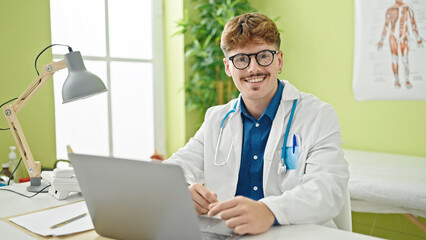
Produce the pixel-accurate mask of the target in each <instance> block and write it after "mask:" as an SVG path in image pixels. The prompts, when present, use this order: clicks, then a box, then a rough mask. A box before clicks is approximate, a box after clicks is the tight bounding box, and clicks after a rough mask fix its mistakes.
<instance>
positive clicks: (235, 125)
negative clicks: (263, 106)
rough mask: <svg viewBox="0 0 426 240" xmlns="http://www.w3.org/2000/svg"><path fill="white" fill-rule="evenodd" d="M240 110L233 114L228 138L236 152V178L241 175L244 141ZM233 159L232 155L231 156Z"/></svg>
mask: <svg viewBox="0 0 426 240" xmlns="http://www.w3.org/2000/svg"><path fill="white" fill-rule="evenodd" d="M240 113H241V112H240V111H239V108H238V109H237V111H236V112H235V113H234V114H232V116H231V118H230V119H229V120H230V121H229V125H230V128H229V129H230V135H231V136H227V137H230V138H231V139H232V143H231V144H232V149H233V150H234V159H235V168H234V169H235V173H234V174H236V176H238V174H239V170H240V164H241V149H242V141H243V140H242V139H243V123H242V120H241V116H240ZM230 157H231V159H232V157H233V156H232V155H231V156H230ZM235 184H236V183H235Z"/></svg>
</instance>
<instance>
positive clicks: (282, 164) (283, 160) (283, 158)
mask: <svg viewBox="0 0 426 240" xmlns="http://www.w3.org/2000/svg"><path fill="white" fill-rule="evenodd" d="M238 102H239V99H238V100H237V101H236V102H235V104H234V107H233V108H232V109H231V110H229V111H228V112H227V113H226V115H225V117H224V118H223V120H222V123H221V124H220V130H219V137H218V139H217V143H216V149H215V151H214V159H213V163H214V165H215V166H218V167H219V166H225V165H227V164H228V161H229V156H230V155H231V152H232V144H231V146H230V148H229V151H228V155H227V157H226V160H225V162H223V163H218V162H217V152H218V150H219V146H220V143H221V141H222V134H223V129H224V128H225V123H226V122H227V120H228V119H229V115H230V114H232V113H234V112H235V111H237V105H238ZM296 104H297V99H294V100H293V107H292V108H291V113H290V118H289V120H288V123H287V128H286V130H285V134H284V142H283V147H282V153H281V162H280V163H279V166H278V174H282V173H285V172H286V171H287V167H286V165H285V163H286V157H287V154H286V148H285V147H286V143H287V140H288V134H289V132H290V126H291V123H292V121H293V116H294V111H295V110H296Z"/></svg>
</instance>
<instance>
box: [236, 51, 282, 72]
mask: <svg viewBox="0 0 426 240" xmlns="http://www.w3.org/2000/svg"><path fill="white" fill-rule="evenodd" d="M262 52H270V53H272V61H271V62H270V63H269V64H266V65H263V64H260V63H259V60H258V59H257V56H258V55H259V53H262ZM278 52H279V51H276V50H269V49H265V50H262V51H260V52H257V53H251V54H245V53H238V54H235V55H233V56H231V57H229V58H228V60H230V61H231V62H232V65H234V67H235V68H236V69H238V70H244V69H246V68H248V66H250V63H251V56H254V59H256V62H257V64H259V66H262V67H267V66H269V65H271V64H272V63H273V62H274V56H275V54H277V53H278ZM240 55H244V56H247V57H248V63H247V66H245V67H243V68H239V67H237V66H235V63H234V58H235V57H237V56H240Z"/></svg>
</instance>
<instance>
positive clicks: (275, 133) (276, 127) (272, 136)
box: [263, 101, 286, 189]
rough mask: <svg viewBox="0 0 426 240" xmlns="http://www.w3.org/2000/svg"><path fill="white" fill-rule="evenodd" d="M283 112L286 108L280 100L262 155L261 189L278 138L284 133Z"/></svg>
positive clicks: (271, 161) (264, 182)
mask: <svg viewBox="0 0 426 240" xmlns="http://www.w3.org/2000/svg"><path fill="white" fill-rule="evenodd" d="M285 112H286V109H285V107H284V104H283V101H281V102H280V106H279V107H278V110H277V113H276V114H275V118H274V121H273V122H272V127H271V131H270V133H269V137H268V142H267V144H266V147H265V153H264V155H263V189H266V181H267V179H268V175H269V170H270V169H271V165H272V164H273V157H274V153H275V150H276V149H277V148H278V144H279V143H280V138H281V137H282V136H283V135H284V131H285V128H284V127H283V123H284V119H285V115H286V114H285ZM277 164H278V163H277ZM272 167H273V166H272Z"/></svg>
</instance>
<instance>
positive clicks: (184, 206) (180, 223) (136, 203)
mask: <svg viewBox="0 0 426 240" xmlns="http://www.w3.org/2000/svg"><path fill="white" fill-rule="evenodd" d="M69 158H70V160H71V164H72V166H73V167H74V171H75V174H76V177H77V181H78V183H79V185H80V188H81V191H82V194H83V197H84V200H85V201H86V204H87V208H88V209H89V214H90V217H91V219H92V222H93V225H94V226H95V231H96V232H97V233H98V234H99V235H101V236H105V237H112V238H117V239H185V240H188V239H236V238H238V236H237V235H235V234H233V230H232V229H229V228H228V227H226V225H225V222H224V221H222V220H220V219H217V218H208V217H202V216H199V217H197V214H196V212H195V209H194V206H193V203H192V199H191V196H190V193H189V191H188V188H187V184H186V182H185V179H184V175H183V171H182V169H181V168H180V167H179V166H175V165H168V164H162V163H160V162H146V161H139V160H129V159H121V158H112V157H100V156H91V155H81V154H69Z"/></svg>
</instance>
